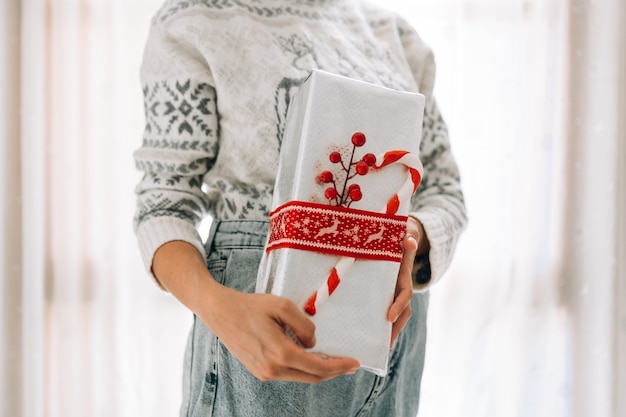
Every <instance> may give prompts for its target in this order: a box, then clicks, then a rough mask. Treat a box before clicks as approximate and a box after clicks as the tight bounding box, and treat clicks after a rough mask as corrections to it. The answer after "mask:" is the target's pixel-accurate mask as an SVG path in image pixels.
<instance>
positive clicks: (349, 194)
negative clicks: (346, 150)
mask: <svg viewBox="0 0 626 417" xmlns="http://www.w3.org/2000/svg"><path fill="white" fill-rule="evenodd" d="M351 141H352V145H353V146H352V154H351V155H350V162H349V163H348V164H347V165H344V163H343V158H342V156H341V153H339V152H337V151H334V152H331V153H330V154H329V155H328V159H329V160H330V162H332V163H333V164H341V169H342V171H344V172H345V179H344V182H343V187H342V189H341V192H339V190H338V189H337V184H336V183H335V177H334V175H333V173H332V172H330V171H324V172H322V173H321V174H319V176H318V179H319V181H320V182H322V183H324V184H331V183H332V187H328V188H326V190H325V192H324V196H325V197H326V199H327V200H329V201H333V200H334V202H335V205H337V206H344V207H350V204H352V203H353V202H354V201H359V200H361V199H362V198H363V193H362V192H361V187H360V186H359V185H358V184H349V185H348V183H349V182H350V180H351V179H353V178H354V177H356V176H357V175H367V173H368V172H369V170H370V168H371V167H373V166H374V165H376V156H375V155H374V154H372V153H366V154H365V155H363V157H362V158H361V160H359V161H355V160H354V153H355V150H356V148H360V147H362V146H363V145H365V142H367V138H366V137H365V134H363V133H362V132H356V133H354V134H353V135H352V138H351ZM352 168H354V173H353V172H352Z"/></svg>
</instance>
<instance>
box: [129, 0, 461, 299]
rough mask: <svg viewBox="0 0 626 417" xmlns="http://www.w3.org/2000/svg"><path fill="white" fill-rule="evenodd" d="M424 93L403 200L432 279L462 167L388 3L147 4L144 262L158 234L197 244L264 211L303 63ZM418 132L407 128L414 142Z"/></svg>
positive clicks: (419, 62)
mask: <svg viewBox="0 0 626 417" xmlns="http://www.w3.org/2000/svg"><path fill="white" fill-rule="evenodd" d="M313 68H319V69H322V70H325V71H328V72H332V73H335V74H340V75H344V76H348V77H351V78H355V79H360V80H363V81H367V82H371V83H376V84H380V85H383V86H386V87H390V88H394V89H397V90H405V91H412V92H420V93H422V94H424V95H425V96H426V98H427V100H426V110H425V117H424V128H423V134H422V137H421V142H420V146H419V148H420V158H421V159H422V162H423V164H424V170H425V171H424V178H423V180H422V184H421V185H420V187H419V189H418V191H417V193H416V194H415V196H414V198H413V200H412V211H411V215H412V216H414V217H416V218H417V219H419V220H420V221H421V222H422V224H423V225H424V228H425V230H426V233H427V235H428V239H429V241H430V245H431V250H430V253H429V256H428V259H427V262H426V265H427V266H428V267H429V268H425V271H427V277H426V280H423V281H428V282H427V283H416V285H415V286H416V289H425V288H427V287H429V286H430V285H432V284H433V283H434V282H435V281H436V280H437V279H438V278H439V277H441V275H442V274H443V272H444V271H445V270H446V268H447V267H448V265H449V263H450V260H451V258H452V254H453V251H454V247H455V244H456V242H457V239H458V237H459V234H460V233H461V231H462V230H463V228H464V227H465V224H466V215H465V206H464V201H463V195H462V193H461V188H460V180H459V173H458V169H457V166H456V164H455V161H454V159H453V156H452V154H451V152H450V144H449V140H448V133H447V129H446V125H445V123H444V121H443V119H442V117H441V115H440V113H439V110H438V108H437V105H436V102H435V100H434V99H433V97H432V90H433V83H434V75H435V64H434V60H433V55H432V52H431V50H430V49H429V47H428V46H427V45H426V44H425V43H424V42H423V41H422V40H421V38H420V37H419V36H418V34H417V33H416V32H415V30H414V29H413V28H411V27H410V25H408V24H407V23H406V22H405V21H404V20H402V19H401V18H400V17H399V16H397V15H396V14H394V13H392V12H389V11H386V10H383V9H381V8H379V7H375V6H372V5H370V4H368V3H366V2H362V1H359V0H169V1H167V2H165V3H164V5H163V6H162V7H161V9H160V11H159V12H158V13H157V14H156V15H155V17H154V19H153V21H152V25H151V29H150V33H149V36H148V39H147V42H146V46H145V52H144V59H143V63H142V68H141V81H142V87H143V94H144V104H145V117H146V126H145V133H144V136H143V142H142V145H141V147H140V148H139V149H138V150H137V151H136V152H135V154H134V157H135V161H136V166H137V168H138V169H139V170H141V171H142V172H143V174H144V175H143V178H142V180H141V181H140V183H139V184H138V185H137V188H136V194H137V210H136V215H135V232H136V235H137V238H138V241H139V247H140V250H141V254H142V257H143V260H144V263H145V265H146V267H147V269H148V270H150V266H151V264H152V258H153V255H154V252H155V251H156V250H157V249H158V247H159V246H161V245H162V244H164V243H166V242H168V241H172V240H182V241H186V242H189V243H191V244H193V245H194V246H195V247H196V248H197V249H198V250H199V251H200V252H201V253H203V254H204V247H203V243H202V241H201V238H200V236H199V234H198V231H197V226H198V225H199V222H200V221H201V220H202V218H203V217H204V216H206V215H210V216H213V218H216V219H268V212H269V210H270V209H271V207H270V205H271V200H272V188H273V184H274V180H275V176H276V170H277V161H278V156H279V152H280V147H281V141H282V132H283V128H284V122H285V116H286V112H287V108H288V106H289V101H290V99H291V97H292V96H293V94H294V92H295V91H296V90H297V89H298V86H299V85H300V84H301V83H302V81H303V80H304V79H305V78H306V77H307V75H308V74H309V72H310V70H311V69H313ZM419 140H420V138H416V142H417V141H419Z"/></svg>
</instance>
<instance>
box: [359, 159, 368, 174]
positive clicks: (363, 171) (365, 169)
mask: <svg viewBox="0 0 626 417" xmlns="http://www.w3.org/2000/svg"><path fill="white" fill-rule="evenodd" d="M369 170H370V167H368V166H367V164H366V163H365V162H363V161H361V162H359V163H358V164H356V173H357V174H359V175H365V174H367V172H368V171H369Z"/></svg>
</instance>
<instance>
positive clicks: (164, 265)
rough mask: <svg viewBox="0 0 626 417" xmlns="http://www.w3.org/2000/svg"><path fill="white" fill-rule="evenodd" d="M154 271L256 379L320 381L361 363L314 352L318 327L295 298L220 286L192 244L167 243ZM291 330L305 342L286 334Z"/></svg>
mask: <svg viewBox="0 0 626 417" xmlns="http://www.w3.org/2000/svg"><path fill="white" fill-rule="evenodd" d="M152 270H153V272H154V275H155V277H157V279H158V280H159V283H160V284H161V285H162V286H163V287H164V288H165V289H167V290H168V291H170V292H171V293H172V294H173V295H174V296H175V297H176V298H178V299H179V300H180V301H181V302H182V303H183V304H184V305H185V306H187V308H189V309H190V310H191V311H193V312H194V313H196V315H197V316H198V317H199V318H200V319H201V320H202V321H203V322H204V324H206V325H207V327H208V328H209V329H211V331H212V332H213V333H214V334H215V335H217V337H219V338H220V340H221V341H222V343H224V345H225V346H226V347H227V348H228V350H229V351H230V352H231V353H232V354H233V355H234V356H235V357H236V358H237V359H239V361H241V363H242V364H243V365H244V366H245V367H246V368H247V369H248V370H249V371H250V372H251V373H252V374H253V375H254V376H255V377H257V378H259V379H261V380H264V381H267V380H284V381H295V382H309V383H317V382H321V381H325V380H328V379H332V378H334V377H336V376H339V375H344V374H350V373H354V372H356V370H357V369H358V368H359V367H360V364H359V362H358V361H356V360H354V359H350V358H329V357H322V356H321V355H318V354H315V353H310V352H307V351H306V350H305V348H310V347H313V346H314V345H315V325H314V324H313V322H312V321H311V320H310V319H309V318H308V317H307V316H306V315H305V314H304V313H303V312H302V311H300V309H299V308H298V307H297V306H296V305H295V304H294V303H293V302H291V301H290V300H288V299H287V298H284V297H277V296H274V295H269V294H244V293H241V292H238V291H235V290H233V289H231V288H227V287H225V286H223V285H221V284H219V283H218V282H217V281H215V279H213V277H212V276H211V274H210V273H209V271H208V270H207V268H206V266H205V264H204V259H203V258H202V255H201V254H200V253H199V252H198V251H197V250H196V249H195V248H194V247H193V246H192V245H191V244H189V243H186V242H181V241H173V242H168V243H166V244H164V245H163V246H161V247H160V248H159V249H158V250H157V252H156V253H155V257H154V260H153V263H152ZM287 327H288V328H290V329H291V330H292V331H293V332H294V334H295V335H296V337H297V338H298V339H299V340H300V343H301V344H302V346H304V347H302V346H299V345H298V344H296V343H295V342H294V341H293V340H291V339H289V338H288V337H287V335H286V334H285V329H286V328H287Z"/></svg>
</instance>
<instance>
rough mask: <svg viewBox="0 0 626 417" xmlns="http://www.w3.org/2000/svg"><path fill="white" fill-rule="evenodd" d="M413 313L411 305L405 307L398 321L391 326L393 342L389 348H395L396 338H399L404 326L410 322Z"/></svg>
mask: <svg viewBox="0 0 626 417" xmlns="http://www.w3.org/2000/svg"><path fill="white" fill-rule="evenodd" d="M411 314H412V312H411V307H410V305H409V307H408V308H407V309H405V310H404V311H403V312H402V314H400V317H398V320H396V322H395V323H394V324H393V326H392V327H391V343H390V345H389V349H391V348H393V345H394V344H395V343H396V339H397V338H398V335H400V331H401V330H402V329H404V326H405V325H406V324H407V323H408V321H409V319H410V318H411Z"/></svg>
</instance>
